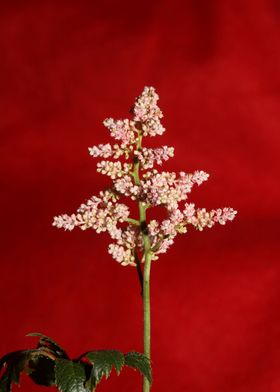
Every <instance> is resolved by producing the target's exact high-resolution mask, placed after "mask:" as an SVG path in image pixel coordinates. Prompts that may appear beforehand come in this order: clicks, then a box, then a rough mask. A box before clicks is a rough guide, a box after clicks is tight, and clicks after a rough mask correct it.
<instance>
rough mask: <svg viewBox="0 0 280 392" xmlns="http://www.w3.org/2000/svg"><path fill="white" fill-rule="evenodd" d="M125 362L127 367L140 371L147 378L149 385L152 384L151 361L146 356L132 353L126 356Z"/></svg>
mask: <svg viewBox="0 0 280 392" xmlns="http://www.w3.org/2000/svg"><path fill="white" fill-rule="evenodd" d="M124 361H125V365H126V366H129V367H132V368H133V369H136V370H139V372H140V373H141V374H143V376H145V377H146V378H147V380H148V381H149V383H150V384H151V383H152V369H151V364H150V360H149V358H147V357H146V356H145V355H144V354H141V353H138V352H136V351H131V352H129V353H127V354H125V355H124Z"/></svg>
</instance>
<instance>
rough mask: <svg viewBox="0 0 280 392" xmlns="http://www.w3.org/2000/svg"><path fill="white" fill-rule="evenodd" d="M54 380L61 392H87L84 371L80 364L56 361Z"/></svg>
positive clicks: (65, 360)
mask: <svg viewBox="0 0 280 392" xmlns="http://www.w3.org/2000/svg"><path fill="white" fill-rule="evenodd" d="M55 379H56V386H57V387H58V389H59V390H60V391H61V392H88V389H87V388H86V387H85V382H86V371H85V367H84V366H83V364H82V363H79V362H73V361H69V360H67V359H60V358H58V359H56V360H55Z"/></svg>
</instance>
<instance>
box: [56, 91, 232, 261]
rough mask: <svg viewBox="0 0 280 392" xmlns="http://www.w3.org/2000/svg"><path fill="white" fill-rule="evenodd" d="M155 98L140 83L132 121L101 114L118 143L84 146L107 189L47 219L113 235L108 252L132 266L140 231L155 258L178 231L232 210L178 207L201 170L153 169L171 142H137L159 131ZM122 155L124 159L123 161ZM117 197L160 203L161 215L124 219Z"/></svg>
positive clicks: (139, 250)
mask: <svg viewBox="0 0 280 392" xmlns="http://www.w3.org/2000/svg"><path fill="white" fill-rule="evenodd" d="M158 99H159V97H158V95H157V93H156V91H155V89H154V88H153V87H145V88H144V91H143V92H142V94H141V95H140V96H139V97H138V98H136V101H135V104H134V106H133V109H132V113H133V119H132V120H129V119H125V120H114V119H112V118H107V119H106V120H105V121H104V125H105V127H106V128H108V130H109V132H110V135H111V137H113V138H114V139H115V140H116V141H117V142H118V143H119V144H113V145H111V144H109V143H106V144H98V145H97V146H93V147H91V148H89V153H90V155H91V156H92V157H94V158H103V159H104V160H101V161H100V162H98V163H97V171H98V172H99V173H101V174H104V175H107V176H109V177H110V178H111V180H112V186H111V188H109V189H107V190H105V191H102V192H100V193H99V195H98V196H93V197H91V198H90V199H89V200H87V201H86V202H85V203H83V204H81V205H80V207H79V208H78V210H77V212H76V213H75V214H71V215H67V214H62V215H59V216H56V217H55V218H54V221H53V225H54V226H56V227H58V228H64V229H65V230H73V229H74V228H75V227H79V228H80V229H82V230H86V229H89V228H91V229H94V230H95V231H96V232H97V233H101V232H107V233H108V234H109V236H110V237H111V239H112V240H113V243H111V244H110V245H109V248H108V251H109V253H110V254H111V255H112V257H113V259H115V260H116V261H117V262H118V263H120V264H121V265H132V266H135V265H136V263H137V262H138V260H142V261H144V259H145V254H144V253H145V252H144V240H143V238H144V237H143V235H144V231H145V235H148V239H149V243H150V252H151V254H152V260H156V259H157V258H158V255H159V254H162V253H165V252H166V251H167V250H168V249H169V247H170V246H171V245H172V244H173V243H174V239H175V237H176V236H177V235H178V234H182V233H186V232H187V231H188V228H189V226H190V225H191V226H193V227H195V228H196V229H197V230H200V231H201V230H203V229H204V228H205V227H209V228H210V227H213V226H214V225H215V224H216V223H219V224H221V225H224V224H225V223H227V222H228V221H232V220H233V219H234V218H235V215H236V213H237V212H236V211H235V210H233V209H232V208H230V207H225V208H222V209H221V208H219V209H216V210H210V211H207V210H206V209H205V208H196V207H195V204H194V203H187V202H185V204H184V206H181V204H182V202H183V201H186V200H187V199H188V197H189V194H190V192H191V191H192V188H193V186H194V185H201V184H202V183H203V182H204V181H206V180H208V177H209V174H207V173H206V172H204V171H202V170H196V171H195V172H194V173H186V172H184V171H181V172H179V173H178V174H176V173H174V172H167V171H161V172H160V171H158V170H155V169H153V167H154V165H155V164H157V165H162V163H163V162H165V161H167V160H168V159H169V158H171V157H173V156H174V148H173V147H169V146H165V145H164V146H162V147H157V148H150V147H146V146H145V147H143V146H142V138H143V136H156V135H162V134H163V133H164V131H165V129H164V127H163V126H162V124H161V119H162V117H163V114H162V112H161V110H160V109H159V107H158V105H157V102H158ZM108 158H111V159H113V160H112V161H111V160H107V159H108ZM124 159H125V160H129V162H123V160H124ZM149 169H151V170H149ZM122 197H129V198H130V199H132V200H135V201H136V202H137V203H138V204H139V206H140V207H141V208H143V207H145V208H151V207H157V206H162V207H164V208H165V209H166V217H165V219H163V220H162V221H157V220H155V219H152V220H150V221H147V220H146V221H145V222H143V221H142V222H141V224H140V219H139V218H138V217H137V216H136V219H131V218H130V210H129V208H128V206H127V205H126V204H124V203H120V202H119V200H120V199H121V198H122ZM138 219H139V220H138ZM145 239H147V237H145ZM136 255H137V259H136Z"/></svg>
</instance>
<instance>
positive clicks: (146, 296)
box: [133, 131, 152, 392]
mask: <svg viewBox="0 0 280 392" xmlns="http://www.w3.org/2000/svg"><path fill="white" fill-rule="evenodd" d="M141 145H142V133H141V131H139V133H138V141H137V144H136V149H137V150H138V151H139V150H140V149H141ZM139 170H140V165H139V161H138V160H137V159H136V160H135V162H134V170H133V177H134V182H135V184H136V185H140V176H139ZM138 208H139V221H140V228H141V232H142V238H143V243H144V273H143V295H142V297H143V315H144V354H145V356H146V357H147V358H149V359H151V305H150V271H151V262H152V251H151V243H150V239H149V236H148V229H147V222H146V209H147V206H146V205H145V204H144V203H142V202H141V201H139V202H138ZM149 391H150V383H149V381H148V380H147V378H146V377H144V379H143V392H149Z"/></svg>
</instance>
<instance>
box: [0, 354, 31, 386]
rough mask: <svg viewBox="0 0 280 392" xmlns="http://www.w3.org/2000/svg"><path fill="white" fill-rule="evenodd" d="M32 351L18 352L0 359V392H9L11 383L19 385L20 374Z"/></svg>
mask: <svg viewBox="0 0 280 392" xmlns="http://www.w3.org/2000/svg"><path fill="white" fill-rule="evenodd" d="M31 351H32V350H20V351H14V352H12V353H9V354H6V355H4V357H2V358H1V359H0V372H1V370H2V368H4V371H3V373H2V376H1V377H0V392H9V391H11V387H12V383H15V384H19V380H20V374H21V372H22V371H23V370H24V368H25V365H26V362H27V360H28V358H29V355H30V352H31Z"/></svg>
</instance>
